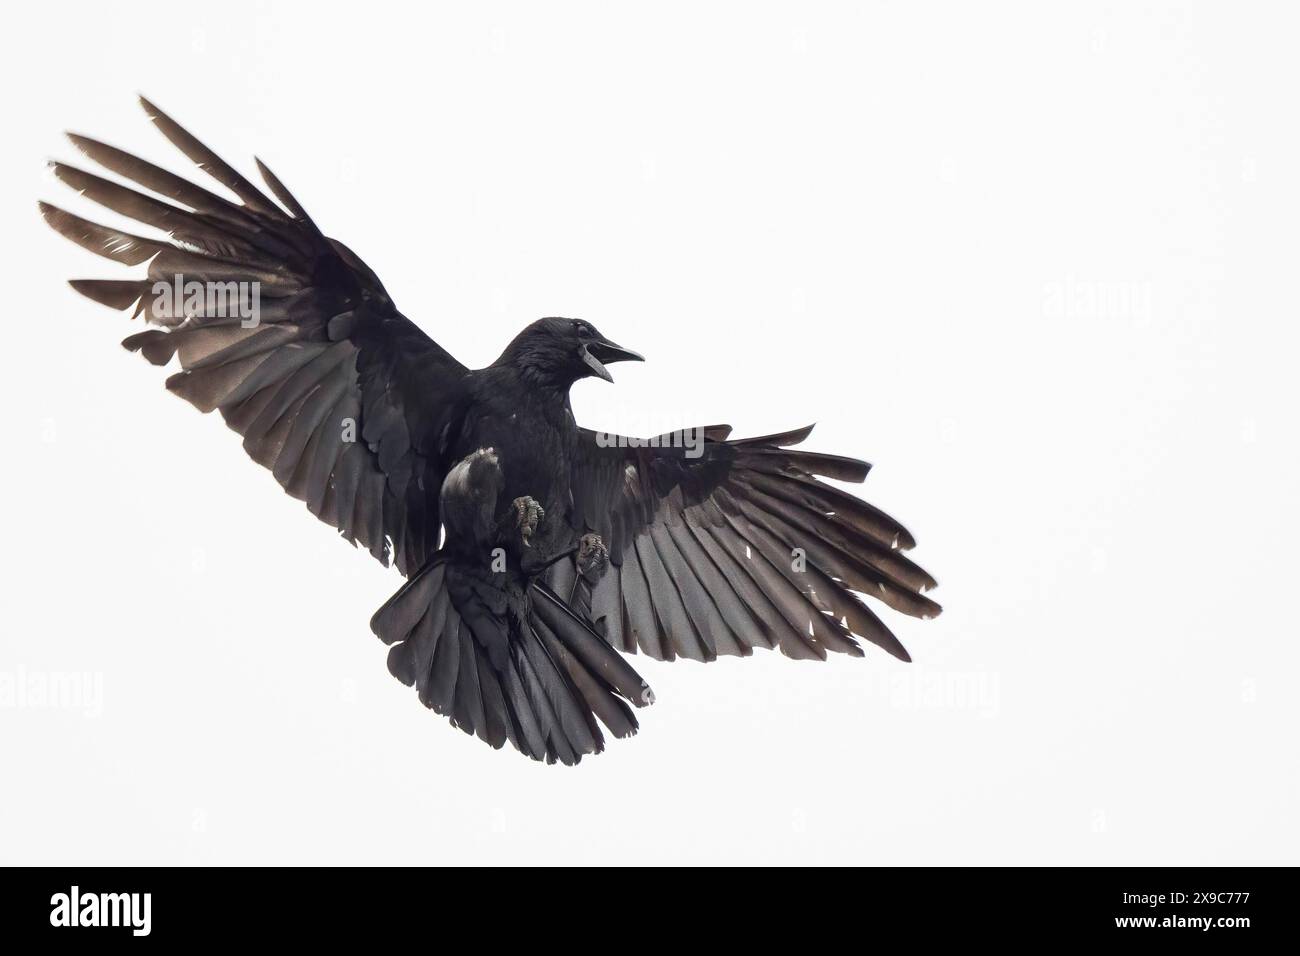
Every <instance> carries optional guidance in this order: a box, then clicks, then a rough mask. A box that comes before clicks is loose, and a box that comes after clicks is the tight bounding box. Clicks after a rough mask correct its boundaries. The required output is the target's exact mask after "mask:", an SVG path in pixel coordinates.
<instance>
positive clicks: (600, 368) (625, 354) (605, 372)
mask: <svg viewBox="0 0 1300 956" xmlns="http://www.w3.org/2000/svg"><path fill="white" fill-rule="evenodd" d="M582 360H583V361H584V362H586V363H587V365H588V367H589V368H590V369H591V370H592V371H593V372H595V373H596V374H597V375H599V376H600V377H601V378H603V379H604V380H605V381H607V382H612V381H614V376H613V375H610V374H609V369H607V368H605V366H606V365H608V364H609V363H610V362H644V361H645V359H644V358H642V357H641V356H640V355H638V354H637V353H636V352H633V351H632V350H631V349H625V348H623V347H622V346H621V345H615V344H614V343H613V342H610V341H607V340H605V339H601V340H600V341H598V342H588V343H587V344H586V345H584V346H583V347H582Z"/></svg>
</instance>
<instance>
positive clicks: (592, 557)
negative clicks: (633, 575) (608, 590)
mask: <svg viewBox="0 0 1300 956" xmlns="http://www.w3.org/2000/svg"><path fill="white" fill-rule="evenodd" d="M608 568H609V548H607V547H605V542H604V541H603V540H601V537H600V535H598V534H584V535H583V536H582V538H581V539H580V540H579V541H578V573H579V574H581V575H582V576H583V577H584V578H586V579H587V581H589V582H590V583H592V584H595V583H596V582H597V581H599V580H600V579H601V578H602V577H603V576H604V574H605V571H606V570H607V569H608Z"/></svg>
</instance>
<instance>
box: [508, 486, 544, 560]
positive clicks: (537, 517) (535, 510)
mask: <svg viewBox="0 0 1300 956" xmlns="http://www.w3.org/2000/svg"><path fill="white" fill-rule="evenodd" d="M514 507H515V527H516V528H518V529H519V538H520V540H521V541H522V542H523V545H524V547H525V548H531V547H532V537H533V535H534V534H536V533H537V527H538V525H540V524H541V523H542V522H543V521H544V520H545V519H546V509H544V508H543V507H542V506H541V505H540V504H538V503H537V501H536V500H535V499H533V498H530V497H528V496H527V495H523V496H522V497H519V498H516V499H515V500H514Z"/></svg>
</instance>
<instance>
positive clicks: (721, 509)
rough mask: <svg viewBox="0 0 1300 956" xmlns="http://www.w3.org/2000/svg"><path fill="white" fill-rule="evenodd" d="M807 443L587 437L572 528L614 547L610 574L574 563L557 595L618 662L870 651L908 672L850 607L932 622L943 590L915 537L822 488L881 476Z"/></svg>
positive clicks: (558, 579) (879, 632) (871, 619)
mask: <svg viewBox="0 0 1300 956" xmlns="http://www.w3.org/2000/svg"><path fill="white" fill-rule="evenodd" d="M811 431H812V428H811V427H809V428H805V429H801V430H799V431H795V432H789V433H786V434H781V435H769V436H766V437H763V438H751V439H748V440H744V441H727V440H726V438H727V435H728V434H729V433H730V428H729V427H728V426H716V427H713V428H709V429H704V430H703V431H702V433H700V434H697V435H694V438H702V439H703V441H702V442H697V441H694V440H692V441H685V440H683V438H682V433H676V435H665V436H660V437H659V438H657V439H652V440H650V441H649V442H644V441H643V442H634V441H630V440H628V439H625V438H622V437H620V436H607V435H600V436H598V435H597V434H596V433H595V432H591V431H587V430H583V432H582V438H581V447H580V450H579V453H578V456H577V463H576V465H575V467H574V474H573V496H574V521H575V523H576V524H577V525H578V527H580V528H582V527H585V528H586V530H588V531H592V532H595V533H597V534H600V535H601V536H602V538H603V539H604V541H605V542H606V545H607V547H608V548H609V552H610V568H609V570H608V571H607V572H606V573H605V575H604V576H603V577H602V578H600V579H599V580H598V582H597V583H596V584H595V586H594V587H592V586H590V585H588V583H587V582H586V580H585V579H584V578H582V577H580V576H579V575H578V574H577V571H576V567H575V566H574V562H573V561H569V562H565V563H563V564H560V565H557V566H555V567H554V568H553V569H552V571H551V575H550V582H549V583H550V584H551V586H552V587H553V588H555V589H556V590H557V591H558V592H559V593H561V594H564V595H567V596H569V597H570V599H571V602H572V603H574V604H575V605H576V606H577V607H579V608H581V609H583V610H585V612H586V613H587V616H588V618H589V620H590V621H591V623H592V625H593V627H594V628H595V629H596V630H597V631H599V632H600V633H602V634H603V635H604V636H605V638H606V639H607V640H608V641H609V642H610V643H611V644H613V645H614V646H615V647H617V648H620V649H623V650H625V651H629V652H633V651H635V650H636V649H637V648H638V647H640V649H641V650H642V651H644V652H645V653H647V654H649V655H650V656H652V657H655V658H659V659H668V660H672V659H674V658H676V657H688V658H691V659H694V660H701V661H708V660H713V659H714V658H715V657H716V656H717V655H719V654H733V655H744V656H748V655H749V654H750V653H752V651H753V648H755V647H769V648H770V647H779V648H780V649H781V650H782V651H783V652H784V653H786V654H788V655H789V656H791V657H796V658H818V659H823V660H824V659H825V657H826V653H827V651H840V652H843V653H848V654H854V655H859V656H860V655H861V654H862V650H861V648H860V647H859V645H858V643H857V640H856V638H859V637H861V638H865V639H866V640H868V641H870V642H871V643H873V644H877V645H879V646H880V647H882V648H884V649H885V650H887V651H889V653H891V654H893V655H894V656H896V657H899V658H902V659H903V660H908V659H909V658H908V656H907V651H906V650H904V648H903V645H902V644H900V643H899V641H898V639H897V638H895V637H894V635H893V634H892V633H890V631H889V629H888V628H887V627H886V626H885V625H884V624H883V623H882V622H881V620H880V618H879V617H877V616H876V614H875V613H874V612H873V611H872V609H871V608H870V607H868V606H867V604H866V603H865V602H864V601H863V600H861V599H860V598H859V597H858V595H857V594H856V593H854V592H861V593H862V594H865V595H869V596H870V597H871V598H873V599H874V600H876V601H879V602H881V603H882V604H884V605H886V606H888V607H890V608H893V609H894V610H897V611H901V612H903V613H904V614H909V615H912V616H914V617H933V616H934V615H937V614H938V613H939V612H940V610H941V609H940V607H939V605H938V604H936V603H935V602H934V601H932V600H931V599H930V598H928V597H926V596H925V594H924V592H925V591H927V590H929V589H930V588H933V587H934V586H935V581H934V579H933V578H932V577H930V575H928V574H927V573H926V572H925V571H923V570H921V568H919V567H917V565H916V564H914V563H913V562H912V561H910V560H909V559H908V558H907V557H906V556H905V555H904V554H903V552H904V551H905V550H907V549H909V548H911V547H913V546H914V545H915V541H914V540H913V539H912V536H911V535H910V534H909V533H908V532H907V529H906V528H904V527H903V526H902V525H901V524H899V523H898V522H897V521H895V520H894V519H893V518H891V517H889V516H888V515H886V514H884V513H883V512H882V511H880V510H879V509H877V508H874V507H872V506H871V505H869V504H867V503H866V502H865V501H862V500H860V499H858V498H855V497H854V496H852V495H850V494H847V493H845V492H843V491H841V490H839V489H838V488H835V487H833V486H831V485H828V484H826V483H825V482H822V481H819V480H818V478H817V476H823V477H826V478H834V479H838V480H841V481H862V480H863V479H864V478H865V477H866V474H867V471H868V470H869V468H870V466H869V465H867V464H866V463H865V462H861V461H856V460H854V459H850V458H841V457H838V456H834V455H822V454H817V453H814V452H806V451H799V450H796V449H793V448H791V447H790V446H792V445H797V444H799V443H800V442H802V441H803V440H804V439H805V438H807V437H808V434H809V433H810V432H811ZM687 437H690V436H689V435H688V436H687Z"/></svg>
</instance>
